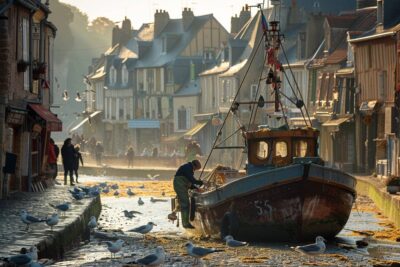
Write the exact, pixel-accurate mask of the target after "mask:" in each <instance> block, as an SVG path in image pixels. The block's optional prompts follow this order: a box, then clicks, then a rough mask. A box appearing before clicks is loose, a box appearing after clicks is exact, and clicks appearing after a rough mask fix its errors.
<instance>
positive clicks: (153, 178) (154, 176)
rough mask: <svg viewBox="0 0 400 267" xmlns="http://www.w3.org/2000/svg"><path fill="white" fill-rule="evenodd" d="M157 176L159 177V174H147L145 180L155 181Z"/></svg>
mask: <svg viewBox="0 0 400 267" xmlns="http://www.w3.org/2000/svg"><path fill="white" fill-rule="evenodd" d="M158 176H160V175H159V174H156V175H151V174H147V178H149V179H150V180H155V179H156V178H157V177H158Z"/></svg>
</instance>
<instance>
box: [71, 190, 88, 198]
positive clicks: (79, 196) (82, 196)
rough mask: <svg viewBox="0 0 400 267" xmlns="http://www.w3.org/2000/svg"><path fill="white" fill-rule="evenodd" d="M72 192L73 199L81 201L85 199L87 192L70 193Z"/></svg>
mask: <svg viewBox="0 0 400 267" xmlns="http://www.w3.org/2000/svg"><path fill="white" fill-rule="evenodd" d="M70 192H71V195H72V197H73V198H75V199H76V200H81V199H83V198H84V197H85V195H86V194H85V192H82V191H81V192H79V193H74V192H72V191H70Z"/></svg>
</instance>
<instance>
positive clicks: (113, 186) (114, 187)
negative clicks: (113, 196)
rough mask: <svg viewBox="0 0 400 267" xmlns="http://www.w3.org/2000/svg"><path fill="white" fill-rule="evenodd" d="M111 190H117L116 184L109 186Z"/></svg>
mask: <svg viewBox="0 0 400 267" xmlns="http://www.w3.org/2000/svg"><path fill="white" fill-rule="evenodd" d="M111 188H112V189H114V190H117V189H118V188H119V186H118V184H113V185H112V186H111Z"/></svg>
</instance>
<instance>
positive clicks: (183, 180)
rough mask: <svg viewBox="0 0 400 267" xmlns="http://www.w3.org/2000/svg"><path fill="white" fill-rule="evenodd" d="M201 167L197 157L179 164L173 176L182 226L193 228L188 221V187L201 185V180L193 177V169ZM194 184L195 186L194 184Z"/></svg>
mask: <svg viewBox="0 0 400 267" xmlns="http://www.w3.org/2000/svg"><path fill="white" fill-rule="evenodd" d="M200 169H201V163H200V161H198V160H197V159H195V160H192V161H190V162H188V163H185V164H183V165H181V166H180V167H179V168H178V170H177V171H176V174H175V177H174V190H175V192H176V195H177V196H178V201H179V206H180V208H181V214H182V226H183V227H184V228H192V229H193V228H194V226H193V225H191V224H190V222H189V207H190V202H189V192H188V190H189V189H193V188H195V187H196V186H202V185H203V182H202V181H200V180H197V179H196V178H194V171H196V170H200ZM195 185H196V186H195Z"/></svg>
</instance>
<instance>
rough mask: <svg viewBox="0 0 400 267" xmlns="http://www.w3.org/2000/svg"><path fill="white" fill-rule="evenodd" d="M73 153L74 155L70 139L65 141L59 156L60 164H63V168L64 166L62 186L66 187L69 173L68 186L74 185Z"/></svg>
mask: <svg viewBox="0 0 400 267" xmlns="http://www.w3.org/2000/svg"><path fill="white" fill-rule="evenodd" d="M74 153H75V149H74V146H73V145H72V143H71V138H67V139H65V141H64V145H63V146H62V148H61V156H62V162H63V166H64V185H67V175H68V173H69V177H70V185H75V184H74V176H73V170H74Z"/></svg>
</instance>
